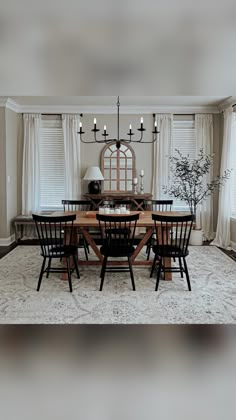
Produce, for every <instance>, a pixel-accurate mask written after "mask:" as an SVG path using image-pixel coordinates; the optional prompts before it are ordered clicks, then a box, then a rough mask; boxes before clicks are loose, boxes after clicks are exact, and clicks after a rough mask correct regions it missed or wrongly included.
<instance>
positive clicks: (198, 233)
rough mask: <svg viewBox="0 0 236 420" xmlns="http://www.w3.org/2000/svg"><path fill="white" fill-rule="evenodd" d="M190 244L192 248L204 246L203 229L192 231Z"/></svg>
mask: <svg viewBox="0 0 236 420" xmlns="http://www.w3.org/2000/svg"><path fill="white" fill-rule="evenodd" d="M189 244H190V245H192V246H202V244H203V231H202V230H201V229H196V230H192V233H191V236H190V242H189Z"/></svg>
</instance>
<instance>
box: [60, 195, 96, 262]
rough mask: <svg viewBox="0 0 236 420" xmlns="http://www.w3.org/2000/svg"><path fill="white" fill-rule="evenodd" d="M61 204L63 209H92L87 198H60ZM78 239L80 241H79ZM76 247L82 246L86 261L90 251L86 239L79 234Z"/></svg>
mask: <svg viewBox="0 0 236 420" xmlns="http://www.w3.org/2000/svg"><path fill="white" fill-rule="evenodd" d="M62 205H63V208H64V211H74V212H75V211H90V210H92V205H91V202H90V201H87V200H62ZM80 239H81V242H82V243H80ZM78 248H83V249H84V253H85V257H86V260H87V261H88V254H89V253H90V250H89V246H88V243H87V241H86V240H85V239H84V237H83V236H82V237H81V236H80V235H79V240H78Z"/></svg>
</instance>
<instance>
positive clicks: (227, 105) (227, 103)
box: [218, 96, 236, 112]
mask: <svg viewBox="0 0 236 420" xmlns="http://www.w3.org/2000/svg"><path fill="white" fill-rule="evenodd" d="M234 104H236V96H229V97H228V98H227V99H226V100H225V101H223V102H221V103H220V104H219V105H218V108H219V112H222V111H224V110H225V109H227V108H230V107H231V106H233V105H234Z"/></svg>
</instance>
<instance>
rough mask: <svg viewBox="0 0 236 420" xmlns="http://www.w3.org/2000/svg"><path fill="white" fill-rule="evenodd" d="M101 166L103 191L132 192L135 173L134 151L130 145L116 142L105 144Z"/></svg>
mask: <svg viewBox="0 0 236 420" xmlns="http://www.w3.org/2000/svg"><path fill="white" fill-rule="evenodd" d="M101 167H102V171H103V176H104V192H132V191H133V178H134V174H135V158H134V152H133V150H132V149H131V147H130V146H127V145H124V144H122V145H121V148H120V149H119V150H117V148H116V144H115V143H113V144H111V145H108V146H106V147H105V148H104V149H103V152H102V162H101Z"/></svg>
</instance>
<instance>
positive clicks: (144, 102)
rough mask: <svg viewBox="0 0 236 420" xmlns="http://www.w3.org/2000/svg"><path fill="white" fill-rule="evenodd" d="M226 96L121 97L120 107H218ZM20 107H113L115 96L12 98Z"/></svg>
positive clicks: (115, 100)
mask: <svg viewBox="0 0 236 420" xmlns="http://www.w3.org/2000/svg"><path fill="white" fill-rule="evenodd" d="M228 98H229V97H227V96H121V97H120V102H121V106H122V105H124V106H143V107H155V106H158V107H160V106H190V107H193V106H196V107H198V106H204V107H206V106H209V107H215V106H219V105H220V104H221V103H223V102H224V101H225V100H227V99H228ZM11 99H12V100H14V101H15V102H16V103H17V104H19V105H22V106H37V105H38V106H113V105H114V106H115V105H116V102H117V97H116V96H12V97H11Z"/></svg>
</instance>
